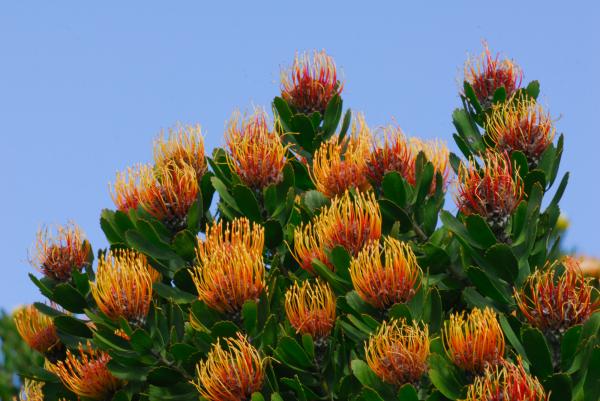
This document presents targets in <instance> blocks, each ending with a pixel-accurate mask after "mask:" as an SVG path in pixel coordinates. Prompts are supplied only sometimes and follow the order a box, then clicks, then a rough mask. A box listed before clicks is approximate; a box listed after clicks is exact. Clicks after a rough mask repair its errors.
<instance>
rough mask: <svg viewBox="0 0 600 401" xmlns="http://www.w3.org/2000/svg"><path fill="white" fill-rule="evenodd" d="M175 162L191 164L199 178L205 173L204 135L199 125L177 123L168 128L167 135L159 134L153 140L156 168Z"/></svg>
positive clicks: (181, 164) (180, 164)
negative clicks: (175, 125)
mask: <svg viewBox="0 0 600 401" xmlns="http://www.w3.org/2000/svg"><path fill="white" fill-rule="evenodd" d="M172 162H173V163H175V164H177V165H178V166H179V167H183V165H184V164H187V165H189V166H191V167H192V168H193V169H194V171H195V172H196V178H197V179H198V180H199V179H200V178H202V176H203V175H204V173H206V170H207V166H206V159H205V158H204V137H203V136H202V129H201V128H200V125H198V124H196V125H186V126H183V125H178V126H177V127H175V128H171V129H169V135H168V136H166V137H165V136H164V134H161V136H160V137H159V138H158V139H157V140H156V141H155V142H154V163H155V164H156V166H158V168H159V169H160V168H162V167H163V166H168V165H169V164H170V163H172Z"/></svg>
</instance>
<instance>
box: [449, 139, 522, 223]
mask: <svg viewBox="0 0 600 401" xmlns="http://www.w3.org/2000/svg"><path fill="white" fill-rule="evenodd" d="M484 162H485V166H484V167H483V169H478V167H477V166H476V164H475V162H474V161H473V160H471V161H470V162H469V165H468V166H465V165H461V166H460V169H459V171H458V181H457V191H456V192H457V195H456V198H455V199H456V204H457V205H458V208H459V210H460V211H461V212H462V213H463V214H464V215H471V214H478V215H480V216H481V217H483V218H484V219H486V220H487V222H488V224H490V226H491V227H492V229H493V230H494V231H495V232H499V231H501V230H503V229H504V227H506V224H507V223H508V218H509V216H510V215H511V213H512V212H513V211H514V210H515V208H516V207H517V206H518V204H519V202H520V201H521V199H522V198H523V181H522V180H521V178H520V177H519V175H518V174H515V171H513V166H512V163H511V161H510V158H509V157H508V155H507V154H505V153H495V152H493V151H491V150H488V151H487V152H486V153H485V155H484Z"/></svg>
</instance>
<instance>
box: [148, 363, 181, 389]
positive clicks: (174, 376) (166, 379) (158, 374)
mask: <svg viewBox="0 0 600 401" xmlns="http://www.w3.org/2000/svg"><path fill="white" fill-rule="evenodd" d="M182 380H183V376H182V375H181V373H179V372H178V371H177V370H175V369H173V368H169V367H166V366H159V367H157V368H154V369H152V370H151V371H150V372H148V382H149V383H150V384H153V385H155V386H159V387H169V386H172V385H174V384H175V383H177V382H179V381H182Z"/></svg>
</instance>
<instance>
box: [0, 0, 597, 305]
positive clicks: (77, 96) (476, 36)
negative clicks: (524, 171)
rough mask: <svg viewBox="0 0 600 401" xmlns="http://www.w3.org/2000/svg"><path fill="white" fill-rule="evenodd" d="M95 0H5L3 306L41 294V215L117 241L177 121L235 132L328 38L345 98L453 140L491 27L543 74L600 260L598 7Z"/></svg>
mask: <svg viewBox="0 0 600 401" xmlns="http://www.w3.org/2000/svg"><path fill="white" fill-rule="evenodd" d="M91 3H92V2H84V1H70V2H68V1H38V2H36V3H35V4H34V2H29V1H4V2H2V3H1V4H0V138H1V145H0V146H1V155H0V182H1V187H0V188H1V189H0V194H1V195H0V216H1V220H0V222H1V223H0V255H1V258H2V262H1V267H0V269H1V272H2V275H1V276H0V307H4V308H9V309H10V308H13V307H14V306H16V305H18V304H20V303H25V302H32V301H35V300H39V299H40V297H41V295H39V294H38V293H37V289H35V287H34V286H33V284H31V283H30V282H29V279H28V278H27V273H28V272H29V271H31V268H30V267H29V266H28V263H27V250H28V248H30V246H31V245H32V243H33V241H34V237H35V232H36V230H37V229H38V228H39V226H40V225H41V224H43V223H64V222H66V221H67V220H69V219H73V220H74V221H76V222H78V223H79V224H80V225H81V226H82V228H83V229H84V231H85V232H86V233H87V236H88V237H89V239H90V240H91V242H92V245H93V246H94V248H96V249H97V248H98V247H104V246H105V245H106V242H105V241H104V238H103V234H102V232H101V230H100V226H99V216H100V210H101V209H102V208H106V207H112V202H111V199H110V196H109V193H108V183H109V182H110V181H112V180H113V179H114V174H115V172H116V171H117V170H121V169H123V168H125V167H127V166H128V165H131V164H133V163H136V162H140V161H141V162H146V161H150V158H151V146H152V141H153V139H154V138H155V137H156V135H157V134H158V133H159V131H160V130H161V129H163V128H167V127H169V126H172V125H174V124H175V123H176V122H178V121H181V122H184V123H196V122H198V123H200V124H201V125H202V127H203V129H204V132H205V136H206V143H207V147H208V148H209V149H212V148H213V147H214V146H217V145H220V144H221V143H222V139H221V138H222V132H223V128H224V124H225V121H226V120H227V119H228V118H229V117H230V115H231V113H232V112H233V111H234V110H235V109H236V108H239V109H241V110H244V109H247V108H249V107H251V106H252V105H258V106H260V105H264V106H269V104H270V101H271V100H272V98H273V96H275V95H277V94H278V92H279V71H280V68H281V67H283V66H286V65H288V64H289V63H290V62H291V60H292V58H293V56H294V53H295V51H296V50H301V51H302V50H310V49H315V48H316V49H326V50H327V51H328V52H329V53H330V54H331V55H333V56H334V58H335V60H336V62H337V64H338V67H339V68H340V69H341V70H342V71H343V76H344V77H345V88H344V94H343V98H344V105H345V106H349V107H351V108H352V109H354V110H359V111H363V112H364V113H365V115H366V118H367V121H368V122H369V124H370V125H372V126H377V125H381V124H386V123H389V122H391V121H393V120H392V119H395V121H396V122H397V123H398V124H399V125H400V126H401V127H402V128H403V129H404V130H405V131H406V132H407V133H408V134H409V135H415V136H423V137H440V138H442V139H444V140H446V141H448V143H449V144H450V145H452V147H453V144H452V143H451V142H452V137H451V134H452V133H453V126H452V124H451V118H450V115H451V112H452V110H453V109H454V108H455V107H457V106H458V105H459V99H458V96H457V89H458V83H457V82H458V80H459V77H460V74H461V70H462V65H463V62H464V60H465V58H466V56H467V53H470V54H476V53H479V52H480V51H481V40H482V39H487V41H488V42H489V44H490V47H491V49H492V50H493V51H501V52H502V53H503V54H505V55H507V56H509V57H511V58H513V59H514V60H515V61H517V62H518V64H520V65H521V66H522V68H523V70H524V71H525V80H526V81H528V80H531V79H539V80H540V81H541V84H542V95H541V99H542V102H543V103H544V104H545V105H546V106H548V108H549V110H550V111H551V113H552V114H553V116H555V117H556V118H559V120H558V121H557V127H558V130H559V131H560V132H564V133H565V135H566V140H565V142H566V154H565V156H564V159H563V171H565V170H570V171H571V172H572V180H571V182H570V185H569V187H568V189H567V193H566V195H565V197H564V199H563V202H562V206H563V210H564V211H565V212H566V214H567V215H568V216H569V218H570V219H571V223H572V224H571V229H570V232H569V235H568V237H567V244H568V245H569V246H573V247H577V249H578V250H580V251H583V252H586V253H589V254H595V255H597V256H600V246H599V244H598V237H599V236H598V231H597V230H598V223H600V218H599V216H598V213H599V211H598V208H599V206H598V200H599V196H600V190H599V189H598V183H599V179H598V163H597V162H598V160H599V149H600V129H599V128H600V127H599V125H600V124H599V123H598V121H599V120H598V119H599V118H600V98H599V94H600V44H599V39H600V28H599V24H600V23H599V21H600V9H599V7H598V5H597V2H592V1H590V2H587V3H583V2H578V4H579V5H575V4H574V3H575V2H555V3H554V4H556V5H553V4H552V2H548V1H543V2H541V1H539V2H538V1H536V2H533V1H502V2H484V1H469V2H459V1H453V2H451V1H444V2H439V5H435V6H434V5H433V2H416V1H415V2H400V1H394V2H389V3H382V2H378V3H379V5H377V6H372V5H369V6H367V4H370V3H375V2H367V1H360V2H353V1H348V0H346V1H339V2H330V1H318V2H312V1H297V2H289V1H274V2H270V3H266V2H259V1H244V2H239V3H237V4H236V3H228V2H217V1H215V2H208V1H206V2H201V1H177V2H175V1H160V2H159V1H138V2H134V1H128V2H124V1H118V2H117V1H113V2H110V1H102V2H94V3H95V4H94V5H90V4H91ZM212 3H214V4H216V3H220V5H219V6H218V7H215V6H209V5H208V4H212ZM403 3H406V4H403ZM409 3H410V5H409ZM417 4H418V5H417ZM446 208H448V209H450V210H452V211H454V210H455V207H454V204H453V202H452V200H451V199H448V200H447V203H446Z"/></svg>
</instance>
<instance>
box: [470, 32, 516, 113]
mask: <svg viewBox="0 0 600 401" xmlns="http://www.w3.org/2000/svg"><path fill="white" fill-rule="evenodd" d="M522 79H523V72H522V71H521V69H520V68H519V67H518V66H517V65H516V64H515V63H514V62H512V61H511V60H508V59H504V60H499V55H496V57H492V54H491V52H490V49H489V48H488V46H487V43H484V51H483V53H482V54H481V56H480V57H479V58H478V59H471V58H470V59H469V60H467V63H466V64H465V81H466V82H468V83H469V84H470V85H471V87H473V90H474V91H475V96H477V100H479V103H480V104H481V106H482V107H484V108H488V107H490V106H491V105H492V101H493V99H494V93H495V92H496V90H497V89H499V88H504V90H505V91H506V97H507V98H509V97H511V96H512V95H513V94H514V93H515V91H516V90H517V89H519V87H520V86H521V81H522Z"/></svg>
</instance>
